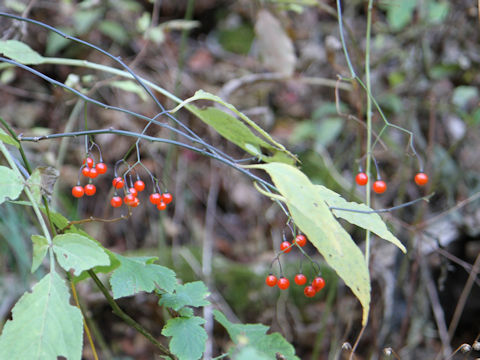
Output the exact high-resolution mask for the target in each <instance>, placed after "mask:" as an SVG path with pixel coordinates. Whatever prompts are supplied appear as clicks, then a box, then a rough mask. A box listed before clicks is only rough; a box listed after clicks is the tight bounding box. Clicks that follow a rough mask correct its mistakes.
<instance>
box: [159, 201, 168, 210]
mask: <svg viewBox="0 0 480 360" xmlns="http://www.w3.org/2000/svg"><path fill="white" fill-rule="evenodd" d="M166 208H167V204H165V203H164V202H163V201H160V202H159V203H158V205H157V209H158V210H160V211H163V210H165V209H166Z"/></svg>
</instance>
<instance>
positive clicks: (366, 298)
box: [250, 163, 370, 325]
mask: <svg viewBox="0 0 480 360" xmlns="http://www.w3.org/2000/svg"><path fill="white" fill-rule="evenodd" d="M250 167H251V168H256V169H263V170H265V171H266V172H268V174H269V175H270V177H271V178H272V180H273V183H274V184H275V186H276V187H277V189H278V191H279V192H280V194H281V195H282V196H283V197H284V199H285V203H286V205H287V207H288V209H289V211H290V214H291V215H292V218H293V220H294V222H295V224H296V225H297V226H298V227H299V228H300V229H301V230H302V232H303V233H304V234H306V235H307V237H308V239H309V241H310V242H311V243H312V244H313V245H314V246H315V247H316V248H317V250H318V251H319V252H320V254H322V256H323V257H324V258H325V261H326V262H327V264H328V265H329V266H330V267H331V268H332V269H334V270H335V272H336V273H337V274H338V276H340V278H341V279H342V280H343V281H344V282H345V284H346V285H347V286H348V287H349V288H350V289H351V290H352V291H353V293H354V294H355V296H356V297H357V298H358V300H359V301H360V303H361V304H362V307H363V316H362V324H363V325H365V324H366V323H367V319H368V313H369V309H370V274H369V272H368V268H367V264H366V262H365V258H364V256H363V253H362V252H361V251H360V249H359V248H358V246H357V245H356V244H355V243H354V241H353V240H352V238H351V237H350V235H349V234H348V233H347V232H346V231H345V229H344V228H343V227H342V226H341V225H340V223H339V222H338V221H337V220H336V219H335V218H334V217H333V214H332V213H331V212H330V210H329V208H328V206H327V204H326V203H325V198H324V197H323V196H322V195H321V193H320V192H319V191H318V189H317V188H316V187H315V186H314V185H313V184H312V183H311V182H310V180H309V179H308V178H307V176H306V175H305V174H303V173H302V172H301V171H300V170H298V169H297V168H295V167H293V166H290V165H287V164H281V163H270V164H264V165H252V166H250Z"/></svg>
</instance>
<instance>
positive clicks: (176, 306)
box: [158, 281, 210, 311]
mask: <svg viewBox="0 0 480 360" xmlns="http://www.w3.org/2000/svg"><path fill="white" fill-rule="evenodd" d="M208 295H210V293H209V292H208V288H207V287H206V286H205V284H204V283H203V282H201V281H194V282H190V283H187V284H185V285H181V284H177V286H176V287H175V292H174V293H172V294H163V295H162V298H161V299H160V301H159V303H158V304H159V305H163V306H166V307H169V308H172V309H173V310H175V311H178V310H180V309H181V308H182V307H184V306H194V307H199V306H205V305H209V304H210V302H209V301H208V300H206V299H205V298H206V297H207V296H208Z"/></svg>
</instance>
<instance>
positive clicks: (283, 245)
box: [280, 241, 292, 254]
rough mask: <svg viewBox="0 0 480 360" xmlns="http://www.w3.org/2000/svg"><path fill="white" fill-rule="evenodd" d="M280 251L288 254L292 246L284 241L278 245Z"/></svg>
mask: <svg viewBox="0 0 480 360" xmlns="http://www.w3.org/2000/svg"><path fill="white" fill-rule="evenodd" d="M280 250H281V251H283V252H284V253H285V254H286V253H289V252H290V251H291V250H292V244H290V242H288V241H284V242H282V243H281V244H280Z"/></svg>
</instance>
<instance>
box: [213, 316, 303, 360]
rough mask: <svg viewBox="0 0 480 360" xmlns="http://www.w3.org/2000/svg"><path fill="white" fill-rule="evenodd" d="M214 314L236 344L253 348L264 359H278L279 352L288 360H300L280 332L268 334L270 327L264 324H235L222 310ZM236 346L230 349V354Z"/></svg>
mask: <svg viewBox="0 0 480 360" xmlns="http://www.w3.org/2000/svg"><path fill="white" fill-rule="evenodd" d="M213 315H214V317H215V320H217V321H218V322H219V323H220V324H221V325H222V326H223V327H224V328H225V329H226V330H227V332H228V334H229V335H230V338H231V339H232V341H233V342H234V343H235V344H236V345H242V346H246V347H249V348H253V349H254V350H255V351H256V352H258V353H259V354H260V355H262V359H263V358H266V359H271V360H276V359H278V357H277V354H280V355H282V357H283V358H285V359H287V360H298V357H296V356H295V348H294V347H293V346H292V345H291V344H290V343H289V342H288V341H287V340H285V338H284V337H283V336H282V335H280V334H279V333H273V334H267V331H268V327H267V326H265V325H262V324H234V323H231V322H230V321H228V319H227V318H226V317H225V315H223V314H222V313H221V312H220V311H218V310H214V311H213ZM234 351H235V348H231V349H230V351H229V352H230V354H232V353H233V352H234Z"/></svg>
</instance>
